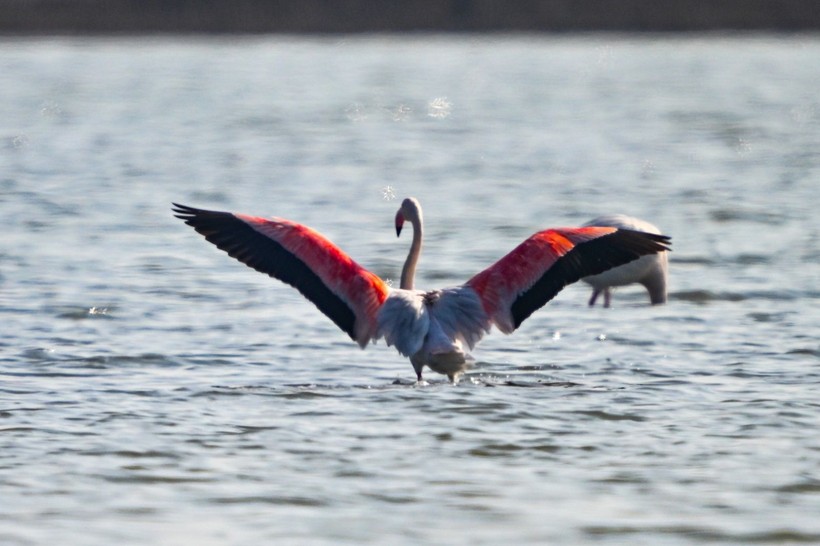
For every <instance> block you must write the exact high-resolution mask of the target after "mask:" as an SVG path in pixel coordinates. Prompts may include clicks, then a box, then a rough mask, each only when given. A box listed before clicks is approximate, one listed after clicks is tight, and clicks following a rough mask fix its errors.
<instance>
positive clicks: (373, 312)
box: [174, 197, 670, 383]
mask: <svg viewBox="0 0 820 546" xmlns="http://www.w3.org/2000/svg"><path fill="white" fill-rule="evenodd" d="M174 213H175V215H176V217H177V218H180V219H182V220H184V221H185V223H186V224H188V225H189V226H191V227H193V228H194V229H195V230H196V231H197V232H199V233H200V234H202V235H204V236H205V238H206V239H207V240H208V241H210V242H211V243H213V244H214V245H216V246H217V247H218V248H220V249H222V250H224V251H225V252H227V253H228V254H229V255H230V256H232V257H234V258H236V259H237V260H239V261H240V262H242V263H244V264H245V265H247V266H249V267H252V268H253V269H256V270H257V271H260V272H262V273H266V274H268V275H270V276H271V277H273V278H276V279H279V280H280V281H283V282H285V283H287V284H289V285H291V286H293V287H294V288H296V289H297V290H299V292H301V293H302V295H303V296H305V297H306V298H307V299H308V300H310V301H311V302H313V304H314V305H316V307H318V308H319V310H320V311H321V312H322V313H324V314H325V315H327V316H328V317H329V318H330V320H332V321H333V322H334V323H335V324H336V325H337V326H338V327H339V328H341V329H342V330H343V331H344V332H346V333H347V335H349V336H350V338H351V339H353V340H354V341H356V342H357V343H358V344H359V345H360V346H361V347H362V348H364V347H365V346H367V344H368V343H369V342H370V341H375V340H377V339H380V338H384V340H385V342H386V343H387V345H388V346H395V347H396V349H397V350H398V351H399V353H401V354H402V355H404V356H406V357H409V358H410V362H411V363H412V364H413V369H414V370H415V372H416V377H417V379H418V381H419V382H421V381H422V369H423V368H424V367H425V366H427V367H428V368H430V369H431V370H433V371H435V372H438V373H441V374H444V375H446V376H447V377H448V378H449V379H450V381H452V382H453V383H455V382H457V381H458V377H459V376H460V375H461V374H462V373H464V371H465V370H466V369H467V368H468V367H469V365H470V363H471V360H472V359H471V357H470V355H469V354H468V350H472V349H473V347H475V345H476V343H478V341H479V340H480V339H481V338H482V337H483V336H484V334H486V333H488V332H489V331H490V327H491V326H492V325H495V326H496V327H497V328H498V329H499V330H501V331H502V332H503V333H505V334H510V333H512V332H513V331H514V330H515V329H516V328H518V327H519V326H520V325H521V323H522V322H523V321H524V320H526V319H527V317H529V316H530V315H531V314H532V313H533V312H534V311H536V310H537V309H539V308H541V307H542V306H543V305H544V304H546V303H547V302H548V301H549V300H551V299H552V298H553V297H555V295H556V294H558V292H559V291H561V289H562V288H564V287H565V286H566V285H568V284H570V283H573V282H575V281H577V280H579V279H581V278H582V277H586V276H589V275H595V274H597V273H601V272H603V271H606V270H608V269H611V268H613V267H616V266H619V265H622V264H625V263H628V262H630V261H633V260H637V259H638V258H640V257H641V256H644V255H647V254H654V253H657V252H662V251H665V250H668V246H667V245H668V243H669V241H670V239H669V237H666V236H664V235H658V234H652V233H643V232H639V231H632V230H627V229H618V228H614V227H580V228H555V229H547V230H544V231H539V232H538V233H535V234H534V235H532V236H531V237H530V238H528V239H527V240H525V241H524V242H523V243H521V244H520V245H518V246H517V247H516V248H515V249H513V250H512V251H511V252H510V253H509V254H507V255H506V256H504V257H502V258H501V259H500V260H498V261H497V262H496V263H495V264H493V265H492V266H490V267H488V268H487V269H485V270H484V271H482V272H480V273H478V274H477V275H475V276H474V277H473V278H471V279H470V280H468V281H467V282H466V283H464V284H462V285H460V286H455V287H452V288H444V289H440V290H415V289H414V277H415V271H416V265H417V264H418V260H419V256H420V255H421V246H422V230H423V222H422V213H421V206H420V205H419V202H418V201H417V200H416V199H414V198H412V197H411V198H407V199H405V200H404V201H403V202H402V204H401V207H400V208H399V211H398V212H397V213H396V224H395V225H396V234H397V235H399V234H400V233H401V230H402V226H403V225H404V222H405V221H408V222H410V223H411V224H412V226H413V241H412V243H411V245H410V252H409V254H408V256H407V259H406V261H405V263H404V267H403V268H402V274H401V285H400V287H399V288H392V287H390V286H388V284H387V283H386V282H385V281H383V280H382V279H380V278H379V277H378V276H377V275H375V274H373V273H371V272H370V271H368V270H367V269H365V268H363V267H362V266H360V265H359V264H357V263H356V262H354V261H353V260H352V259H351V258H350V257H349V256H348V255H347V254H346V253H345V252H343V251H342V250H341V249H340V248H339V247H337V246H336V245H335V244H333V243H332V242H331V241H330V240H328V239H327V238H325V237H324V236H323V235H321V234H320V233H318V232H317V231H314V230H313V229H311V228H309V227H307V226H304V225H302V224H297V223H295V222H291V221H290V220H285V219H283V218H270V219H264V218H259V217H256V216H248V215H245V214H236V213H230V212H218V211H210V210H202V209H197V208H193V207H188V206H185V205H178V204H176V203H174Z"/></svg>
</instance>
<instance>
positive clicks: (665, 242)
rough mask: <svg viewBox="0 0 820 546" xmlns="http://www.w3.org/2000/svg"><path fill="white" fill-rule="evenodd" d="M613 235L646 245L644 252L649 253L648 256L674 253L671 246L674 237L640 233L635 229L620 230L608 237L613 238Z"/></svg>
mask: <svg viewBox="0 0 820 546" xmlns="http://www.w3.org/2000/svg"><path fill="white" fill-rule="evenodd" d="M618 234H620V235H618ZM613 235H614V236H616V237H627V238H629V239H632V240H634V241H641V242H642V243H644V245H645V247H644V248H643V250H645V251H647V252H646V253H647V254H652V253H657V252H664V251H666V252H671V251H672V248H671V247H670V245H671V244H672V237H670V236H669V235H662V234H660V233H648V232H646V231H638V230H635V229H623V228H618V231H616V232H614V233H611V234H609V236H608V237H612V236H613ZM644 245H642V246H644ZM636 250H637V248H636Z"/></svg>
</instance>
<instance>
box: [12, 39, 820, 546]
mask: <svg viewBox="0 0 820 546" xmlns="http://www.w3.org/2000/svg"><path fill="white" fill-rule="evenodd" d="M818 59H820V38H818V37H817V36H799V35H798V36H792V37H750V36H745V37H744V36H737V37H720V36H694V37H642V38H637V37H629V36H618V35H601V36H591V35H590V36H586V35H581V36H572V35H568V36H562V37H551V38H550V37H545V38H539V37H504V36H498V37H486V36H479V35H476V36H461V37H435V36H417V37H409V38H398V37H363V38H345V37H333V38H325V39H321V38H270V37H257V38H247V39H234V38H232V39H228V38H215V39H207V38H201V39H196V38H191V39H170V38H144V39H138V38H119V39H116V38H109V39H81V38H62V39H10V38H6V39H3V40H2V41H0V89H2V92H0V93H1V96H2V100H0V120H1V121H0V215H1V216H0V217H2V220H3V233H2V236H0V505H1V506H2V509H0V542H2V543H3V544H9V545H14V546H17V545H20V546H22V545H34V544H36V545H39V544H55V543H58V544H63V545H84V546H86V545H110V544H120V545H128V544H158V545H178V544H198V545H210V544H311V545H325V544H326V545H331V544H333V545H336V544H351V545H353V544H356V545H359V544H407V545H410V544H413V545H415V544H444V545H460V544H465V545H466V544H470V545H482V544H486V545H493V544H579V543H589V544H630V545H634V544H647V545H677V544H701V543H702V544H712V543H721V544H783V543H806V544H815V543H820V434H818V430H820V311H818V306H819V305H820V266H818V264H820V244H819V243H818V239H819V238H820V222H818V219H817V209H818V207H819V206H820V197H819V195H820V191H818V188H820V186H818V182H820V146H819V144H820V93H818V89H820V62H818ZM393 195H395V198H393ZM407 195H414V196H416V197H418V198H419V200H420V201H421V203H422V204H423V205H424V207H425V219H426V222H427V230H426V246H425V249H424V255H423V256H422V261H421V264H420V272H419V278H418V282H417V284H418V285H419V286H421V287H423V288H424V287H428V288H433V287H438V286H447V285H453V284H457V283H460V282H463V281H464V280H466V279H468V278H469V277H471V276H472V275H473V274H474V273H476V272H478V271H480V270H481V269H483V268H484V267H486V266H487V265H489V264H490V263H492V262H493V261H494V260H495V259H497V258H498V257H500V256H501V255H503V254H504V253H506V252H507V251H509V250H510V249H512V248H513V247H514V246H515V245H517V244H518V243H519V242H520V241H521V240H523V239H524V238H525V237H527V236H529V235H530V234H531V233H533V232H534V231H536V230H538V229H542V228H545V227H549V226H561V225H579V224H581V223H583V222H585V221H587V220H589V219H591V218H593V217H594V216H597V215H600V214H604V213H626V214H631V215H634V216H638V217H641V218H644V219H646V220H649V221H651V222H653V223H655V224H657V225H658V226H659V227H660V228H661V229H662V231H663V232H664V233H666V234H669V235H671V236H672V237H673V247H674V252H673V253H672V255H671V274H670V285H671V286H670V300H669V303H668V304H667V305H664V306H658V307H651V306H649V305H648V298H647V297H646V294H645V292H643V291H642V289H639V288H638V287H627V288H622V289H619V290H617V291H616V292H615V295H614V306H613V307H612V308H610V309H602V308H601V307H596V308H592V309H590V308H588V307H587V306H586V301H587V298H588V297H589V288H588V287H586V286H583V285H580V284H578V285H573V286H571V287H568V288H567V289H565V290H564V291H563V292H562V293H561V294H559V296H558V297H557V298H556V299H555V300H554V301H552V302H551V303H549V304H548V305H547V306H546V307H544V308H543V309H542V310H540V311H539V312H537V313H536V314H535V315H533V316H532V317H531V318H530V319H529V320H528V321H526V322H525V323H524V324H523V325H522V327H521V328H520V329H519V330H518V331H517V332H515V334H513V335H512V336H504V335H502V334H500V333H498V332H494V333H493V334H491V335H490V336H488V337H487V338H485V340H484V341H483V342H482V343H481V344H480V345H479V346H478V347H477V348H476V350H475V351H474V356H475V357H476V359H477V361H478V364H477V366H476V368H475V369H474V370H473V371H472V372H471V373H469V374H468V375H467V376H466V377H465V378H464V379H463V380H462V381H461V383H460V384H459V385H458V386H455V387H454V386H451V385H449V384H448V383H447V381H446V379H445V378H444V377H443V376H436V375H435V374H432V373H430V372H428V373H427V378H428V379H429V380H430V384H429V385H427V386H424V387H416V386H413V385H412V382H413V379H414V375H413V370H412V367H411V366H410V364H409V362H408V361H407V360H406V359H404V358H402V357H400V356H399V355H398V354H397V353H396V352H395V351H394V350H393V349H392V348H387V347H385V346H384V344H383V343H380V344H378V345H376V346H371V347H368V349H367V350H366V351H361V350H359V349H358V347H356V345H355V344H353V343H352V342H350V340H349V339H348V338H347V336H346V335H345V334H344V333H342V332H341V331H340V330H338V329H337V328H336V327H335V326H334V325H333V324H332V323H331V322H330V321H329V320H327V318H325V317H324V316H323V315H321V314H320V313H319V312H318V311H316V309H315V308H314V307H313V306H312V305H311V304H309V303H307V302H306V301H304V300H303V299H302V298H301V296H300V295H299V294H298V293H297V292H296V291H294V290H292V289H290V288H289V287H287V286H284V285H282V284H280V283H277V282H275V281H273V280H271V279H269V278H267V277H265V276H263V275H260V274H258V273H255V272H253V271H251V270H250V269H248V268H246V267H244V266H242V265H240V264H238V263H237V262H235V261H233V260H231V259H229V258H228V257H227V256H226V255H224V254H223V253H221V252H219V251H217V250H216V249H215V248H213V247H212V246H211V245H209V244H208V243H207V242H205V241H204V240H203V239H202V238H201V237H200V236H199V235H197V234H196V233H194V232H193V231H192V230H191V229H190V228H188V227H187V226H185V225H183V224H182V223H181V222H180V221H179V220H176V219H174V218H173V217H172V216H171V212H170V204H171V202H172V201H176V202H181V203H185V204H190V205H193V206H200V207H204V208H214V209H220V210H231V211H238V212H245V213H250V214H256V215H264V216H268V215H276V216H282V217H286V218H291V219H293V220H297V221H300V222H303V223H306V224H309V225H311V226H313V227H315V228H316V229H318V230H320V231H321V232H323V233H325V234H326V235H328V236H329V237H330V238H331V239H333V240H334V241H335V242H337V243H338V244H339V245H340V246H341V247H342V248H344V249H345V250H346V251H347V252H349V253H350V254H351V255H352V256H353V257H354V258H355V259H356V260H357V261H359V262H360V263H361V264H363V265H364V266H366V267H368V268H369V269H371V270H373V271H374V272H376V273H377V274H379V275H381V276H383V277H385V278H389V279H397V278H398V276H399V272H400V267H401V264H402V261H403V259H404V256H405V254H406V251H407V245H408V244H409V237H407V235H409V234H404V235H403V236H402V238H401V239H398V240H397V239H396V237H395V232H394V230H393V215H394V214H395V211H396V209H397V207H398V204H399V199H400V198H401V197H404V196H407Z"/></svg>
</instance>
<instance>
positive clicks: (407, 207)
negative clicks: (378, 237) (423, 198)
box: [396, 197, 421, 237]
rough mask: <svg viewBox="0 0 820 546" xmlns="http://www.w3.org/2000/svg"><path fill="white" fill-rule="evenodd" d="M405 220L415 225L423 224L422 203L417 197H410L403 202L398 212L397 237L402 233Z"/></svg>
mask: <svg viewBox="0 0 820 546" xmlns="http://www.w3.org/2000/svg"><path fill="white" fill-rule="evenodd" d="M405 221H408V222H410V223H411V224H413V226H414V227H417V226H419V225H420V224H421V205H419V202H418V200H417V199H416V198H415V197H408V198H407V199H405V200H404V201H402V202H401V207H399V211H398V212H397V213H396V237H398V236H399V235H401V228H402V227H403V226H404V222H405Z"/></svg>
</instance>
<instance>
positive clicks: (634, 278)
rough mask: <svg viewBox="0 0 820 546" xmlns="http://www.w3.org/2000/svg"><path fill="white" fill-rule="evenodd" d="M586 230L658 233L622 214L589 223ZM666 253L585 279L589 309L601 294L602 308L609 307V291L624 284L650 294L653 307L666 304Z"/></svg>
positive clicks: (652, 255) (650, 225)
mask: <svg viewBox="0 0 820 546" xmlns="http://www.w3.org/2000/svg"><path fill="white" fill-rule="evenodd" d="M584 225H585V226H611V227H616V228H619V229H633V230H637V231H643V232H646V233H657V234H659V233H660V232H661V231H660V230H659V229H658V228H657V227H656V226H654V225H652V224H650V223H649V222H646V221H644V220H641V219H639V218H633V217H632V216H626V215H624V214H610V215H607V216H599V217H598V218H595V219H593V220H590V221H589V222H587V223H586V224H584ZM668 254H669V253H668V252H666V251H662V252H658V253H656V254H648V255H646V256H642V257H641V258H639V259H637V260H635V261H633V262H629V263H627V264H624V265H620V266H618V267H613V268H612V269H610V270H608V271H604V272H603V273H598V274H597V275H591V276H589V277H584V278H583V279H582V280H583V281H584V282H585V283H587V284H589V285H591V286H592V296H591V297H590V298H589V305H590V306H592V305H595V301H596V300H597V299H598V296H599V295H600V294H601V293H602V292H603V294H604V307H609V306H610V304H611V303H612V288H614V287H616V286H625V285H627V284H633V283H638V284H642V285H643V286H644V288H646V290H647V292H649V301H651V302H652V304H653V305H657V304H660V303H666V284H667V277H668V275H669V255H668Z"/></svg>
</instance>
